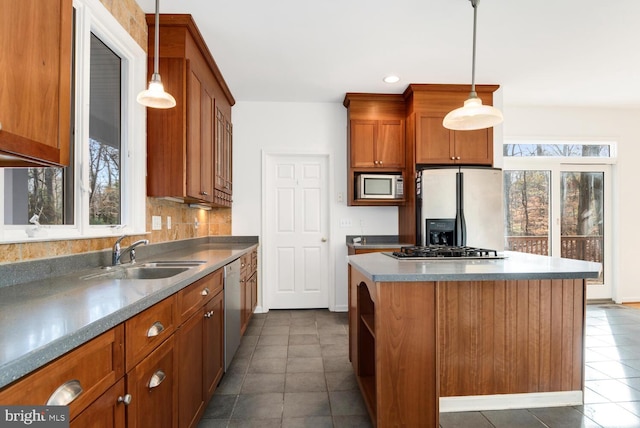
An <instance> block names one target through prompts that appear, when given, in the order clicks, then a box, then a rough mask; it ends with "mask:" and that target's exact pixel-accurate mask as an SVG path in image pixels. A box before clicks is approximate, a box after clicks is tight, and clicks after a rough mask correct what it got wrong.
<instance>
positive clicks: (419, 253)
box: [391, 245, 498, 259]
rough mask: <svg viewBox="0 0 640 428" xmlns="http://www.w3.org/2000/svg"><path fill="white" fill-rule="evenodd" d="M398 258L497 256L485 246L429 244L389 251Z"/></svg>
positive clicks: (494, 251) (496, 253)
mask: <svg viewBox="0 0 640 428" xmlns="http://www.w3.org/2000/svg"><path fill="white" fill-rule="evenodd" d="M391 254H392V255H393V256H394V257H396V258H399V259H412V258H455V257H463V258H497V257H498V252H497V251H496V250H487V249H485V248H476V247H467V246H460V247H458V246H448V245H429V246H426V247H423V246H412V247H401V248H400V251H394V252H393V253H391Z"/></svg>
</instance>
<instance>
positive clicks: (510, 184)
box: [504, 144, 609, 262]
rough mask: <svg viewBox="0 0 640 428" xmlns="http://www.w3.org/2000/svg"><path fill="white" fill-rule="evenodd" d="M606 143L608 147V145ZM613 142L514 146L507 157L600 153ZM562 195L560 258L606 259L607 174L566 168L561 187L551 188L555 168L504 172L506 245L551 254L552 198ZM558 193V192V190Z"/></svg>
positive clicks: (606, 152) (589, 154)
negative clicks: (606, 143) (605, 203)
mask: <svg viewBox="0 0 640 428" xmlns="http://www.w3.org/2000/svg"><path fill="white" fill-rule="evenodd" d="M605 147H606V149H605ZM608 147H609V146H597V145H569V144H565V145H552V144H539V145H538V144H531V145H529V144H515V145H505V149H504V150H505V155H508V156H547V157H576V156H582V157H594V156H595V157H601V156H608ZM553 192H559V197H560V207H559V209H560V213H559V217H560V256H561V257H567V258H573V259H581V260H589V261H596V262H602V261H603V254H604V252H603V245H604V174H603V173H602V172H583V171H575V172H574V171H563V172H560V176H559V189H555V188H553V189H552V188H551V171H547V170H506V171H504V198H505V199H504V207H505V241H506V242H505V248H506V249H510V250H514V251H522V252H528V253H534V254H543V255H548V254H549V250H550V248H549V247H550V241H549V240H550V233H551V225H550V224H549V222H550V217H551V213H550V209H551V202H550V197H551V195H552V194H553ZM556 194H558V193H556Z"/></svg>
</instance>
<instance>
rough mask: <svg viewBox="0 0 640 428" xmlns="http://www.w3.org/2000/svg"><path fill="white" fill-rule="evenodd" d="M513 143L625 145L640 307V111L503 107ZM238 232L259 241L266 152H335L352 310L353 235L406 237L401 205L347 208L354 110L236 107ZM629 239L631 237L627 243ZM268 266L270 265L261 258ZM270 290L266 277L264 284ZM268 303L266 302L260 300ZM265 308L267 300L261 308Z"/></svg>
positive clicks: (341, 266)
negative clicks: (349, 243)
mask: <svg viewBox="0 0 640 428" xmlns="http://www.w3.org/2000/svg"><path fill="white" fill-rule="evenodd" d="M502 109H503V113H504V116H505V121H504V124H503V126H502V129H501V132H502V133H503V134H504V137H505V138H510V137H540V138H555V137H563V138H580V139H605V140H614V141H617V142H618V158H619V160H618V163H617V164H616V165H615V166H614V180H615V183H614V189H615V193H616V195H614V198H615V199H614V210H615V212H614V214H613V219H614V235H615V236H614V239H615V241H614V255H613V258H614V260H613V262H614V263H613V266H612V267H613V268H614V299H615V300H616V301H618V302H623V301H640V281H639V280H637V278H636V277H635V269H634V265H635V263H637V260H636V255H635V253H634V249H633V246H635V245H636V243H637V242H640V228H639V227H638V226H637V223H638V222H637V220H636V216H637V215H638V213H640V197H638V185H640V166H639V165H638V162H639V161H640V126H638V123H639V122H640V109H620V110H615V109H590V108H557V107H521V106H502ZM233 123H234V141H233V144H234V159H233V168H234V169H233V185H234V192H233V194H234V203H233V228H232V232H233V234H234V235H258V236H260V237H262V231H261V230H260V227H261V223H260V221H261V215H262V207H261V193H260V192H261V177H262V175H261V174H262V171H261V156H262V150H272V151H276V150H290V151H292V152H295V151H298V150H299V151H300V152H302V153H309V151H317V152H318V153H328V154H329V155H330V163H331V165H330V169H331V170H332V178H331V189H330V193H331V195H332V202H331V207H330V212H331V234H330V237H331V238H330V241H331V254H330V257H332V258H333V260H334V262H335V274H334V281H335V283H334V284H330V286H332V287H335V293H334V296H335V298H334V300H333V301H332V302H330V307H331V308H332V309H334V310H346V305H347V273H346V272H347V264H346V253H347V251H346V246H345V236H346V235H357V234H359V233H360V221H361V220H362V221H363V222H364V225H365V227H364V230H363V232H364V234H366V235H395V234H397V231H398V224H397V208H395V207H347V205H346V202H337V194H338V192H342V193H343V195H345V196H346V193H347V188H346V170H347V166H346V165H347V163H346V162H347V160H346V154H347V149H346V141H347V138H346V135H347V112H346V109H345V108H344V107H343V106H342V104H339V103H324V104H321V103H259V102H240V103H238V104H236V105H235V106H234V107H233ZM344 218H348V219H351V221H352V224H353V227H352V228H349V229H342V228H340V227H339V222H340V219H344ZM622 237H624V238H622ZM260 262H261V263H269V262H270V258H269V255H268V254H261V260H260ZM259 280H260V284H261V285H262V284H263V282H262V278H260V279H259ZM260 297H261V296H260ZM260 304H261V302H259V305H260Z"/></svg>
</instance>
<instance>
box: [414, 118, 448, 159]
mask: <svg viewBox="0 0 640 428" xmlns="http://www.w3.org/2000/svg"><path fill="white" fill-rule="evenodd" d="M452 156H453V142H452V141H451V135H450V131H449V130H448V129H447V128H445V127H444V126H442V117H434V116H425V115H417V116H416V163H418V164H420V163H434V164H447V163H453V160H452V159H451V157H452Z"/></svg>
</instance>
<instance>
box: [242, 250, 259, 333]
mask: <svg viewBox="0 0 640 428" xmlns="http://www.w3.org/2000/svg"><path fill="white" fill-rule="evenodd" d="M240 263H241V264H240V304H241V311H240V334H244V332H245V331H246V330H247V327H248V325H249V321H250V320H251V316H252V315H253V311H254V310H255V309H256V306H257V304H258V275H257V271H258V250H253V251H252V252H251V253H246V254H244V255H243V256H242V257H241V258H240Z"/></svg>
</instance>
